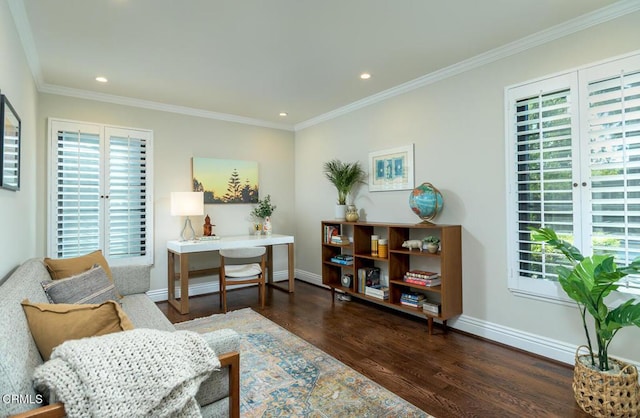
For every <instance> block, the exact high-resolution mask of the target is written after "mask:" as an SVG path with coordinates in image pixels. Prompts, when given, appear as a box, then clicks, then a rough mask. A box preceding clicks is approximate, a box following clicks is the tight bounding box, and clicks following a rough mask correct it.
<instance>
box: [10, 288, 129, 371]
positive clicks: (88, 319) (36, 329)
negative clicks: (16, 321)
mask: <svg viewBox="0 0 640 418" xmlns="http://www.w3.org/2000/svg"><path fill="white" fill-rule="evenodd" d="M22 309H23V310H24V313H25V315H26V317H27V322H28V323H29V329H30V330H31V335H32V336H33V340H34V341H35V343H36V345H37V346H38V350H39V351H40V355H41V356H42V359H43V360H44V361H47V360H49V357H50V356H51V352H52V351H53V349H54V348H55V347H57V346H58V345H60V344H62V343H63V342H65V341H67V340H75V339H80V338H85V337H93V336H97V335H105V334H111V333H112V332H119V331H125V330H129V329H133V328H134V327H133V324H132V323H131V321H130V320H129V318H128V317H127V315H126V314H125V313H124V311H123V310H122V308H121V307H120V305H119V304H118V303H117V302H114V301H112V300H110V301H107V302H104V303H101V304H99V305H72V304H66V303H59V304H48V303H30V302H29V301H28V300H26V299H25V300H24V301H22Z"/></svg>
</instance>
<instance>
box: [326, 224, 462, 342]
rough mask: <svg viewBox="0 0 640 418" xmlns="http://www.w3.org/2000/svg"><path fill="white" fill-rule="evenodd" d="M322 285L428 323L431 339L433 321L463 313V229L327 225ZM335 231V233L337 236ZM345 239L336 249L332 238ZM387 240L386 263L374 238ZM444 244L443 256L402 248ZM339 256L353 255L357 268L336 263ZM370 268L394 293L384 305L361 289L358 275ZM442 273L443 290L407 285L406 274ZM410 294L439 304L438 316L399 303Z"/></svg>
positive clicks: (332, 294)
mask: <svg viewBox="0 0 640 418" xmlns="http://www.w3.org/2000/svg"><path fill="white" fill-rule="evenodd" d="M321 229H322V232H321V237H322V283H323V284H325V285H327V286H329V287H330V288H331V297H332V299H333V298H335V293H336V292H335V291H336V290H338V291H341V292H344V293H347V294H349V295H351V296H353V297H357V298H361V299H364V300H367V301H369V302H372V303H376V304H378V305H381V306H386V307H389V308H392V309H396V310H399V311H402V312H406V313H409V314H411V315H415V316H420V317H424V318H425V319H427V325H428V329H429V333H430V334H431V333H432V332H433V321H434V319H435V320H438V321H440V322H442V324H443V326H444V328H445V329H446V325H447V320H448V319H449V318H452V317H455V316H457V315H460V314H461V313H462V228H461V226H460V225H434V224H426V223H419V224H401V223H378V222H346V221H322V222H321ZM333 231H335V232H333ZM331 233H333V234H338V235H346V236H348V237H349V238H350V242H349V243H342V244H332V243H331V242H330V235H331ZM372 235H378V236H379V237H380V238H384V239H387V242H388V246H389V249H388V255H387V257H384V258H383V257H374V256H372V255H371V236H372ZM428 235H435V236H438V237H439V238H440V250H439V251H438V252H437V253H435V254H431V253H429V252H427V250H426V249H425V250H422V251H420V250H419V249H412V250H408V249H406V248H403V247H402V243H403V242H405V241H406V240H410V239H411V240H422V238H424V237H425V236H428ZM338 254H350V255H353V265H342V264H338V263H334V262H332V261H331V258H333V257H335V256H336V255H338ZM367 267H378V268H380V270H381V272H382V276H383V280H382V281H383V282H384V283H385V284H386V285H388V287H389V299H387V300H383V299H378V298H375V297H371V296H368V295H365V294H364V289H359V286H358V271H359V270H360V269H364V268H367ZM416 268H417V269H422V270H426V271H433V272H438V273H440V279H441V284H439V285H437V286H432V287H427V286H421V285H419V284H414V283H407V282H405V281H404V280H403V279H404V276H405V273H406V272H408V271H409V270H412V269H416ZM345 274H351V275H352V276H353V280H352V281H351V284H350V286H344V285H343V283H342V276H343V275H345ZM405 292H413V293H419V294H424V295H425V296H426V299H427V301H429V302H431V303H439V304H440V312H439V314H432V313H427V312H423V310H422V308H415V307H412V306H406V305H403V304H401V303H400V299H401V295H402V293H405Z"/></svg>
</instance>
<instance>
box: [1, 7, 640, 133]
mask: <svg viewBox="0 0 640 418" xmlns="http://www.w3.org/2000/svg"><path fill="white" fill-rule="evenodd" d="M7 3H8V5H9V9H10V11H11V14H12V16H13V20H14V22H15V24H16V29H17V31H18V36H19V38H20V41H21V42H22V47H23V49H24V51H25V55H26V59H27V62H28V65H29V68H30V70H31V73H32V75H33V78H34V81H35V84H36V88H37V89H38V91H39V92H42V93H50V94H59V95H63V96H69V97H76V98H81V99H87V100H95V101H102V102H107V103H113V104H120V105H125V106H132V107H140V108H144V109H151V110H158V111H162V112H170V113H178V114H182V115H188V116H196V117H201V118H207V119H215V120H221V121H226V122H234V123H240V124H245V125H253V126H259V127H264V128H272V129H280V130H285V131H301V130H303V129H306V128H308V127H311V126H313V125H317V124H319V123H322V122H326V121H328V120H331V119H334V118H337V117H339V116H342V115H345V114H347V113H350V112H353V111H356V110H358V109H362V108H364V107H367V106H370V105H372V104H375V103H379V102H382V101H385V100H387V99H390V98H392V97H395V96H398V95H401V94H404V93H407V92H410V91H413V90H416V89H419V88H421V87H424V86H427V85H429V84H433V83H436V82H438V81H441V80H444V79H446V78H449V77H453V76H455V75H458V74H461V73H463V72H466V71H469V70H472V69H474V68H478V67H481V66H483V65H486V64H489V63H492V62H495V61H498V60H500V59H503V58H506V57H509V56H511V55H515V54H517V53H520V52H523V51H526V50H527V49H530V48H534V47H536V46H539V45H542V44H545V43H547V42H550V41H553V40H556V39H559V38H562V37H564V36H567V35H570V34H573V33H576V32H579V31H581V30H584V29H587V28H589V27H592V26H595V25H598V24H601V23H604V22H607V21H609V20H612V19H616V18H618V17H621V16H624V15H626V14H629V13H633V12H636V11H638V10H640V2H639V1H637V0H622V1H619V2H616V3H614V4H612V5H610V6H606V7H603V8H601V9H598V10H595V11H593V12H591V13H587V14H585V15H583V16H579V17H577V18H574V19H571V20H569V21H567V22H563V23H562V24H560V25H557V26H554V27H552V28H549V29H547V30H544V31H541V32H538V33H535V34H533V35H530V36H527V37H525V38H522V39H519V40H517V41H514V42H511V43H509V44H506V45H504V46H501V47H498V48H495V49H493V50H491V51H488V52H486V53H483V54H480V55H476V56H475V57H472V58H469V59H467V60H464V61H461V62H459V63H456V64H453V65H450V66H448V67H445V68H443V69H440V70H438V71H434V72H432V73H429V74H426V75H424V76H421V77H418V78H416V79H414V80H411V81H408V82H406V83H403V84H400V85H398V86H395V87H392V88H390V89H387V90H384V91H382V92H380V93H376V94H374V95H371V96H368V97H365V98H364V99H362V100H358V101H355V102H353V103H350V104H348V105H346V106H343V107H340V108H337V109H334V110H332V111H330V112H327V113H324V114H322V115H319V116H316V117H314V118H311V119H308V120H306V121H303V122H300V123H298V124H296V125H288V124H282V123H275V122H269V121H265V120H261V119H254V118H248V117H244V116H239V115H233V114H228V113H219V112H212V111H207V110H203V109H195V108H190V107H185V106H176V105H169V104H164V103H158V102H153V101H149V100H140V99H134V98H129V97H124V96H116V95H110V94H104V93H97V92H92V91H87V90H80V89H74V88H69V87H63V86H57V85H51V84H45V83H44V77H43V75H42V68H41V66H40V60H39V58H38V53H37V50H36V47H35V43H34V41H33V36H32V31H31V26H30V24H29V19H28V18H27V13H26V10H25V8H24V2H23V1H22V0H7Z"/></svg>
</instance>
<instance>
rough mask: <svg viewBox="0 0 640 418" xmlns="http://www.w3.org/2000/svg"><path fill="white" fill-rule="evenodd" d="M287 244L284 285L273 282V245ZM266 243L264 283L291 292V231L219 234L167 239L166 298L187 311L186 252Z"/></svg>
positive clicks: (175, 306) (292, 261)
mask: <svg viewBox="0 0 640 418" xmlns="http://www.w3.org/2000/svg"><path fill="white" fill-rule="evenodd" d="M283 244H286V245H287V247H288V253H289V287H288V288H285V287H282V286H280V285H278V284H276V283H274V282H273V246H274V245H283ZM256 246H264V247H267V284H268V285H269V286H272V287H275V288H276V289H279V290H283V291H285V292H289V293H293V283H294V271H295V268H294V258H293V236H292V235H278V234H273V235H239V236H233V237H220V239H217V240H207V241H177V240H175V241H168V242H167V256H168V263H167V264H168V274H167V279H168V288H167V291H168V302H169V304H170V305H171V306H173V307H174V308H176V310H177V311H178V312H180V313H181V314H183V315H184V314H187V313H189V254H192V253H201V252H209V251H219V250H224V249H228V248H242V247H256ZM176 258H177V259H178V262H179V264H180V300H177V299H176V290H175V281H176Z"/></svg>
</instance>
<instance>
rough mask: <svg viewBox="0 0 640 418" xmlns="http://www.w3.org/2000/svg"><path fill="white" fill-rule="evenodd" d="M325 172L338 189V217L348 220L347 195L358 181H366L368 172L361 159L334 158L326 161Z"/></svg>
mask: <svg viewBox="0 0 640 418" xmlns="http://www.w3.org/2000/svg"><path fill="white" fill-rule="evenodd" d="M324 174H325V176H326V177H327V180H329V181H330V182H331V183H332V184H333V185H334V186H335V187H336V190H337V191H338V203H337V205H336V215H335V216H336V219H338V220H346V214H347V206H346V205H347V196H348V195H349V193H351V191H352V189H353V187H354V186H355V185H356V184H358V183H364V180H365V179H366V178H367V173H365V172H364V170H363V169H362V166H361V165H360V162H359V161H356V162H354V163H343V162H342V161H340V160H337V159H334V160H331V161H328V162H326V163H324Z"/></svg>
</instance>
